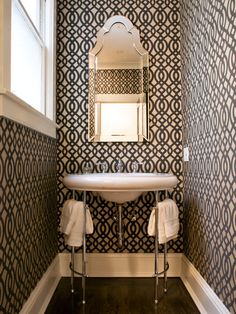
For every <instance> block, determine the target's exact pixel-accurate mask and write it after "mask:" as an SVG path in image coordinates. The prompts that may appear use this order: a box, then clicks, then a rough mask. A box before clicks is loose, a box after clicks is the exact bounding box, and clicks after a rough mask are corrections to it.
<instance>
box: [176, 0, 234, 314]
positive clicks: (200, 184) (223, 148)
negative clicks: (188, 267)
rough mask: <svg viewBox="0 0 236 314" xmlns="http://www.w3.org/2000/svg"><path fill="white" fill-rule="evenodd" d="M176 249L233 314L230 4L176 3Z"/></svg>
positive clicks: (224, 0)
mask: <svg viewBox="0 0 236 314" xmlns="http://www.w3.org/2000/svg"><path fill="white" fill-rule="evenodd" d="M181 47H182V77H183V79H182V83H183V84H182V95H183V97H182V100H183V115H184V145H186V146H189V149H190V161H189V162H188V163H186V165H185V167H184V208H185V210H184V218H185V219H184V252H185V254H186V255H187V257H188V259H189V260H190V261H191V262H192V263H193V264H194V266H195V267H196V268H197V270H198V271H199V272H200V273H201V275H202V276H203V277H204V279H205V280H206V281H207V282H208V284H209V285H210V286H211V288H212V289H213V290H214V291H215V293H216V294H217V295H218V296H219V298H220V299H221V300H222V301H223V302H224V304H225V305H226V306H227V307H228V309H229V310H230V312H231V313H236V302H235V294H236V263H235V261H236V251H235V244H236V225H235V222H236V221H235V217H236V216H235V214H236V208H235V204H236V199H235V188H236V181H235V155H236V147H235V121H236V119H235V118H236V117H235V100H236V72H235V70H236V63H235V52H236V2H235V1H234V0H213V1H189V0H185V1H182V6H181Z"/></svg>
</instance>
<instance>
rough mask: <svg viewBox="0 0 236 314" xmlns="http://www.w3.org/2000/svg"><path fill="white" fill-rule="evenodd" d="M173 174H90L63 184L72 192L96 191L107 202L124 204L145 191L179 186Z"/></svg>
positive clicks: (70, 175)
mask: <svg viewBox="0 0 236 314" xmlns="http://www.w3.org/2000/svg"><path fill="white" fill-rule="evenodd" d="M177 182H178V180H177V178H176V176H174V175H173V174H171V173H145V172H144V173H141V172H140V173H139V172H138V173H90V174H69V175H67V176H65V177H64V179H63V183H64V184H65V186H66V187H67V188H69V189H72V190H79V191H96V192H98V194H99V195H100V196H101V197H102V198H104V199H105V200H107V201H110V202H116V203H118V204H122V203H125V202H129V201H134V200H135V199H137V198H138V197H139V196H140V195H141V194H142V193H143V192H145V191H157V190H168V189H171V188H173V187H174V186H175V185H176V184H177Z"/></svg>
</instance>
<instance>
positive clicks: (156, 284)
mask: <svg viewBox="0 0 236 314" xmlns="http://www.w3.org/2000/svg"><path fill="white" fill-rule="evenodd" d="M158 241H159V239H158V192H156V206H155V274H154V276H155V289H154V290H155V292H154V302H155V304H157V303H158V295H157V288H158Z"/></svg>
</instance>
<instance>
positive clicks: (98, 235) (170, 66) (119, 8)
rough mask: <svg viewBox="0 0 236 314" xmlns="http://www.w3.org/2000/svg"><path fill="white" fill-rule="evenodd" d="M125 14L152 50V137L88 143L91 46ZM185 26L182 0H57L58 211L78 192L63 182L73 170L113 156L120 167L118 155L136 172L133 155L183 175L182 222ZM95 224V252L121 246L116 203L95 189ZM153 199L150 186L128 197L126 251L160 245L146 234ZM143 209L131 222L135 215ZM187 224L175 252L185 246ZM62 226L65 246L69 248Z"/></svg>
mask: <svg viewBox="0 0 236 314" xmlns="http://www.w3.org/2000/svg"><path fill="white" fill-rule="evenodd" d="M117 14H118V15H124V16H126V17H127V18H129V19H130V20H131V22H132V23H133V24H134V26H135V27H137V28H138V30H139V32H140V37H141V43H142V45H143V47H144V49H146V50H147V51H148V52H149V56H150V57H149V64H150V74H149V77H150V81H149V100H150V121H149V122H150V142H143V143H135V142H133V143H132V142H129V143H91V142H88V53H89V50H90V49H91V48H92V47H93V46H94V44H95V42H96V35H97V32H98V31H99V29H100V28H101V27H102V26H103V25H104V23H105V22H106V20H107V19H108V18H109V17H111V16H113V15H117ZM180 89H181V88H180V29H179V4H178V0H169V1H168V0H167V1H166V0H162V1H154V0H148V1H147V0H143V1H122V0H116V1H98V0H95V1H88V0H82V1H79V0H77V1H64V0H58V1H57V123H58V125H59V129H58V193H59V194H58V215H60V212H61V208H62V206H63V203H64V201H65V200H66V199H68V198H70V197H72V193H71V191H68V190H67V189H66V188H65V186H64V185H63V183H62V178H63V176H64V175H66V174H67V173H79V172H81V169H82V167H83V165H84V163H85V161H91V163H92V165H93V170H94V171H98V166H97V163H98V162H102V161H106V162H107V163H108V164H109V171H113V172H114V171H115V167H114V165H115V162H116V160H117V159H118V158H120V159H122V160H123V162H124V163H125V168H126V169H125V170H126V171H131V163H132V161H134V160H137V161H139V162H143V165H142V166H140V171H148V172H152V171H158V172H170V171H171V172H173V173H174V174H176V175H177V177H178V179H179V184H178V186H177V187H176V188H175V189H174V191H173V193H172V197H173V198H174V199H175V200H176V202H177V204H178V206H179V209H180V219H181V226H182V199H183V193H182V115H181V94H180ZM87 202H88V203H89V206H90V209H91V213H92V217H93V220H94V224H95V231H94V233H93V235H91V236H89V237H88V251H89V252H117V251H118V248H117V235H116V223H115V222H114V220H113V216H114V212H115V209H114V204H112V203H108V202H105V201H103V200H101V199H100V198H99V197H97V196H95V195H94V194H92V193H89V195H88V197H87ZM153 204H154V195H153V193H146V194H145V195H143V196H141V197H140V198H139V199H138V200H137V201H136V202H134V203H132V204H125V205H124V211H123V217H124V231H125V234H124V247H123V249H122V252H130V253H132V252H153V250H154V241H153V238H150V237H148V235H147V224H148V218H149V215H150V212H151V206H153ZM131 214H132V215H136V218H137V219H136V220H135V221H131V219H130V216H132V215H131ZM182 243H183V239H182V227H181V231H180V236H179V238H178V239H177V240H175V241H171V242H170V251H172V252H182V248H183V245H182ZM68 249H69V248H67V247H66V246H65V245H64V242H63V236H62V234H60V233H59V251H60V252H66V251H67V250H68Z"/></svg>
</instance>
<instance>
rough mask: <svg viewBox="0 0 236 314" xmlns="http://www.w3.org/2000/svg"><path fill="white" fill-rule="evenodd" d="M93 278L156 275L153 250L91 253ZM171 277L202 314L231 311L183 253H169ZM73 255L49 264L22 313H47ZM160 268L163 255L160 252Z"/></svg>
mask: <svg viewBox="0 0 236 314" xmlns="http://www.w3.org/2000/svg"><path fill="white" fill-rule="evenodd" d="M87 259H88V265H87V273H88V276H90V277H152V275H153V272H154V254H152V253H104V254H103V253H90V254H87ZM168 262H169V265H170V268H169V270H168V277H180V278H181V279H182V281H183V283H184V285H185V286H186V288H187V290H188V292H189V293H190V295H191V297H192V298H193V301H194V302H195V304H196V305H197V307H198V309H199V311H200V312H201V314H230V312H229V311H228V309H227V308H226V307H225V305H224V304H223V303H222V301H221V300H220V299H219V298H218V296H217V295H216V294H215V293H214V291H213V290H212V289H211V288H210V286H209V285H208V284H207V282H206V281H205V280H204V279H203V277H202V276H201V275H200V274H199V272H198V271H197V270H196V268H195V267H194V266H193V265H192V264H191V263H190V261H189V260H188V259H187V258H186V257H185V256H184V255H183V254H182V253H168ZM69 263H70V254H69V253H59V254H58V255H57V256H56V258H55V259H54V261H53V262H52V264H51V265H50V266H49V268H48V270H47V271H46V273H45V274H44V275H43V277H42V279H41V280H40V281H39V283H38V284H37V286H36V288H35V289H34V290H33V292H32V293H31V295H30V297H29V299H28V300H27V302H26V303H25V304H24V306H23V308H22V310H21V312H20V314H35V313H37V314H43V313H44V312H45V310H46V308H47V306H48V303H49V301H50V299H51V297H52V295H53V293H54V291H55V289H56V287H57V284H58V282H59V280H60V278H61V277H69V276H70V270H69ZM159 266H160V267H159V271H161V270H162V269H163V254H159ZM75 268H76V270H78V271H79V272H81V254H76V258H75Z"/></svg>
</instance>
